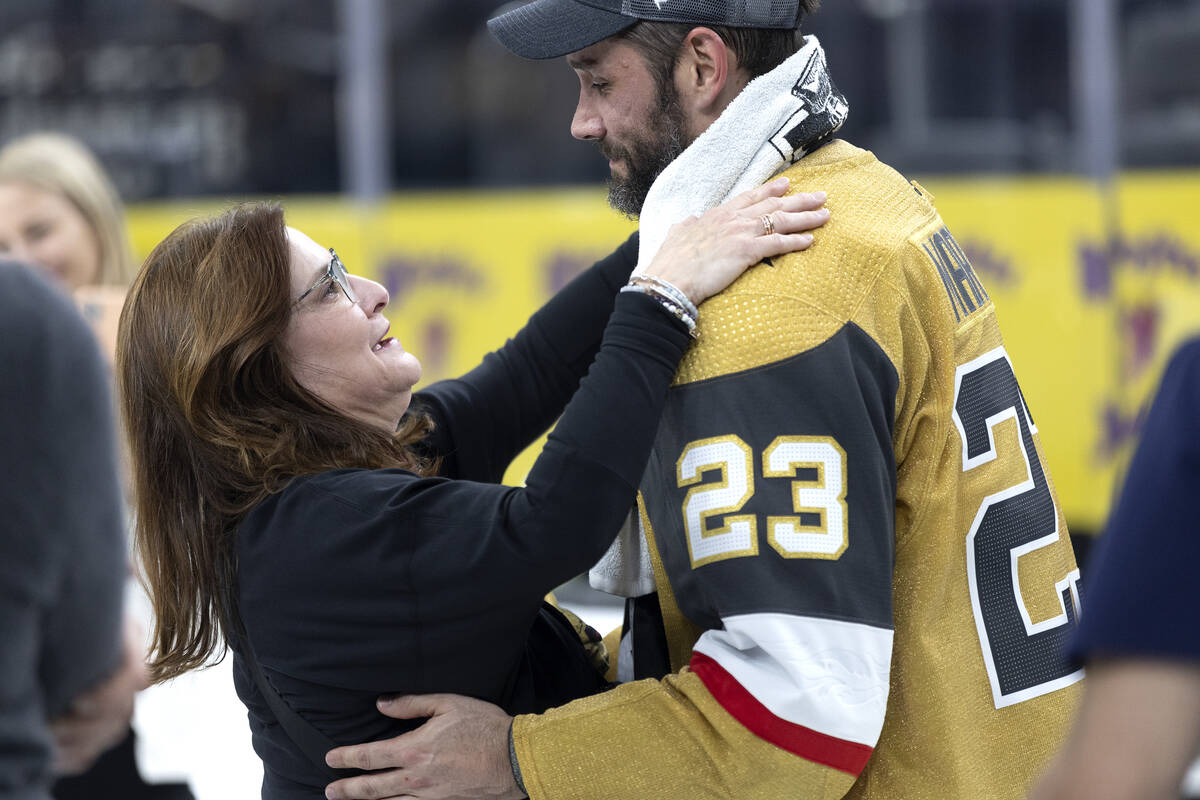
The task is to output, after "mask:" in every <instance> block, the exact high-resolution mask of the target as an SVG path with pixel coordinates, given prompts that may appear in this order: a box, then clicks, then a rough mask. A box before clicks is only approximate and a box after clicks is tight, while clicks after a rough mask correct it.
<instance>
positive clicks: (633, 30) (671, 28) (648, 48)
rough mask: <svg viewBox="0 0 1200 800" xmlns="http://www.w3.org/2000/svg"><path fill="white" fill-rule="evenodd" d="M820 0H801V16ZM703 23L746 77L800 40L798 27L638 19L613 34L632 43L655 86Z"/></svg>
mask: <svg viewBox="0 0 1200 800" xmlns="http://www.w3.org/2000/svg"><path fill="white" fill-rule="evenodd" d="M819 5H820V0H801V2H800V14H801V18H803V16H804V15H805V14H811V13H812V12H814V11H816V10H817V7H818V6H819ZM699 27H705V28H708V29H709V30H711V31H713V32H714V33H716V34H717V36H720V37H721V41H723V42H725V46H726V47H728V48H729V49H730V50H732V51H733V52H734V53H735V54H736V55H737V58H738V64H739V65H740V66H741V68H742V69H744V70H745V71H746V73H747V75H748V76H749V78H750V80H753V79H755V78H757V77H758V76H759V75H765V74H766V73H768V72H770V71H771V70H773V69H775V67H777V66H779V65H780V64H782V63H783V62H784V61H786V60H787V59H788V58H789V57H790V56H792V55H793V54H794V53H795V52H796V51H797V50H799V49H800V47H801V45H802V44H803V43H804V37H803V35H802V34H801V33H800V28H799V27H796V28H792V29H774V28H735V27H730V26H726V25H700V24H692V23H686V22H654V21H650V20H642V21H640V22H637V23H636V24H634V25H633V26H631V27H629V28H626V29H625V30H623V31H621V32H620V33H618V34H617V35H616V36H615V37H614V38H616V39H622V40H624V41H626V42H628V43H629V44H631V45H633V47H634V48H636V49H637V50H638V51H639V52H640V53H641V54H642V57H643V58H645V59H646V64H647V66H648V67H649V69H650V74H651V75H652V76H653V77H654V79H655V80H656V81H657V82H658V85H659V86H663V85H665V84H666V83H667V82H668V81H670V80H671V75H672V73H673V72H674V70H675V64H676V62H677V61H678V58H679V53H680V48H681V47H682V45H683V40H684V39H686V38H687V35H688V34H689V33H691V32H692V31H693V30H695V29H696V28H699Z"/></svg>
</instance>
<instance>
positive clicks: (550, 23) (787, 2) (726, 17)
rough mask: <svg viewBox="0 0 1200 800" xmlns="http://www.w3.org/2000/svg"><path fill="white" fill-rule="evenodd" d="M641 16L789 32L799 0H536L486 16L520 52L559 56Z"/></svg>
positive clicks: (506, 42)
mask: <svg viewBox="0 0 1200 800" xmlns="http://www.w3.org/2000/svg"><path fill="white" fill-rule="evenodd" d="M643 19H645V20H653V21H656V22H683V23H687V24H690V25H725V26H729V27H733V28H780V29H784V30H791V29H793V28H795V27H796V26H797V25H799V23H800V0H533V2H532V3H528V4H526V5H523V6H520V7H518V8H514V9H512V10H511V11H507V12H505V13H503V14H500V15H498V16H496V17H493V18H492V19H490V20H488V29H489V30H491V32H492V35H493V36H495V37H496V38H497V39H499V40H500V44H502V45H504V46H505V47H507V48H508V49H509V50H512V51H513V52H514V53H516V54H517V55H519V56H523V57H525V58H558V57H559V56H565V55H566V54H567V53H573V52H575V51H576V50H582V49H583V48H585V47H590V46H591V45H594V44H595V43H596V42H599V41H600V40H602V39H607V38H608V37H609V36H613V35H615V34H618V33H620V32H621V31H623V30H625V29H626V28H629V27H632V26H633V25H634V24H635V23H637V22H638V21H639V20H643Z"/></svg>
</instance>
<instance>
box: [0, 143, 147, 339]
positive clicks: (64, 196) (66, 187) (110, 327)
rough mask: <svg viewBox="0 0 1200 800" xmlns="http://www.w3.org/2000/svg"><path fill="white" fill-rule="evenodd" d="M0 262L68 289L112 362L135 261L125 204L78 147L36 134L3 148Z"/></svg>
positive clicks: (0, 151) (0, 156) (0, 155)
mask: <svg viewBox="0 0 1200 800" xmlns="http://www.w3.org/2000/svg"><path fill="white" fill-rule="evenodd" d="M0 255H8V256H10V257H12V258H16V259H19V260H22V261H24V262H26V263H28V264H33V265H35V266H37V267H38V268H39V269H42V270H44V271H45V272H46V273H47V274H48V275H50V276H51V277H53V278H54V279H55V280H56V281H58V282H59V284H61V285H62V286H63V287H64V288H66V290H67V291H68V292H70V293H71V294H72V295H73V296H74V297H75V300H76V302H77V303H78V304H79V306H80V308H81V309H82V311H83V313H84V318H85V319H87V320H88V322H89V324H91V325H92V329H93V330H94V331H95V332H96V335H97V337H98V338H99V340H100V345H101V350H102V351H103V352H104V354H105V357H106V358H107V359H108V360H109V361H110V362H111V360H112V353H113V349H114V346H115V344H116V329H117V326H116V322H117V315H118V314H119V313H120V308H121V303H122V302H123V301H124V297H125V289H126V287H127V286H128V285H129V281H130V279H131V278H132V277H133V269H134V264H133V254H132V252H131V251H130V246H129V237H128V233H127V231H126V227H125V211H124V208H123V206H122V204H121V199H120V197H119V196H118V194H117V191H116V189H115V188H114V187H113V184H112V181H110V180H109V178H108V175H107V174H106V173H105V171H104V168H103V167H102V166H101V165H100V162H99V161H97V160H96V157H95V156H94V155H92V153H91V152H90V151H88V149H87V148H86V147H84V146H83V144H81V143H80V142H79V141H77V140H75V139H73V138H71V137H69V136H65V135H62V134H57V133H35V134H31V135H29V136H25V137H23V138H20V139H15V140H13V141H11V142H9V143H8V144H6V145H5V146H4V147H3V148H0Z"/></svg>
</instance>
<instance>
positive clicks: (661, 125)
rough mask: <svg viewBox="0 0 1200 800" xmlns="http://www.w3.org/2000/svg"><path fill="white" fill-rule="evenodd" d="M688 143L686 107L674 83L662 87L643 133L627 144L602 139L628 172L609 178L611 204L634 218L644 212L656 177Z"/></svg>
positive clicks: (604, 148) (608, 154)
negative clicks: (684, 112) (681, 102)
mask: <svg viewBox="0 0 1200 800" xmlns="http://www.w3.org/2000/svg"><path fill="white" fill-rule="evenodd" d="M685 147H687V143H686V142H685V141H684V133H683V107H682V106H681V105H680V104H679V95H678V94H677V93H676V91H675V87H674V86H673V85H670V84H668V85H667V86H665V87H662V88H660V89H659V95H658V113H657V114H653V115H651V117H650V119H648V120H646V129H645V130H644V131H643V132H642V135H640V136H638V137H637V138H634V139H631V140H630V141H629V143H628V144H627V145H625V146H621V145H618V144H615V143H613V142H609V141H601V142H600V152H601V154H603V155H604V157H605V158H607V159H608V160H609V161H620V162H621V163H622V164H623V165H624V166H625V174H624V175H620V176H618V175H616V174H612V175H611V177H610V178H609V181H608V204H609V205H610V206H612V207H613V208H614V209H616V210H617V211H620V212H621V213H622V214H624V215H625V216H627V217H630V218H631V219H636V218H637V217H638V216H639V215H640V214H641V213H642V205H643V204H645V202H646V195H648V194H649V193H650V187H651V186H653V185H654V181H655V179H657V178H658V176H659V175H660V174H661V173H662V171H663V170H664V169H666V168H667V165H668V164H670V163H671V162H672V161H674V160H675V159H676V158H677V157H678V156H679V154H680V153H682V152H683V150H684V148H685Z"/></svg>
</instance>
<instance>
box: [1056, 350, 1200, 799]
mask: <svg viewBox="0 0 1200 800" xmlns="http://www.w3.org/2000/svg"><path fill="white" fill-rule="evenodd" d="M1198 408H1200V339H1193V340H1191V341H1190V342H1188V343H1186V344H1184V345H1183V346H1182V347H1181V348H1180V349H1179V350H1178V351H1177V352H1176V354H1175V356H1174V357H1173V358H1172V360H1171V362H1170V364H1168V366H1167V370H1166V372H1165V374H1164V375H1163V380H1162V385H1161V386H1160V387H1159V391H1158V395H1157V397H1156V398H1155V400H1154V403H1153V405H1152V406H1151V408H1150V413H1149V416H1148V417H1147V419H1146V426H1145V429H1144V431H1143V434H1142V439H1141V442H1140V443H1139V445H1138V449H1137V452H1136V453H1135V454H1134V457H1133V461H1132V462H1131V464H1130V468H1129V475H1128V477H1127V479H1126V481H1125V486H1124V489H1123V490H1122V492H1121V497H1120V500H1119V502H1118V505H1117V507H1116V509H1115V511H1114V512H1113V514H1112V517H1111V518H1110V520H1109V524H1108V530H1107V532H1106V533H1105V535H1104V537H1103V538H1101V540H1100V544H1099V545H1098V552H1097V553H1096V556H1095V558H1094V560H1093V562H1092V563H1093V567H1092V571H1091V574H1090V576H1089V578H1090V582H1089V584H1088V585H1087V587H1086V588H1087V590H1088V591H1087V594H1086V598H1087V599H1086V603H1087V605H1086V611H1085V613H1084V614H1083V615H1082V617H1081V622H1080V627H1079V633H1078V638H1077V640H1076V642H1075V651H1076V655H1077V656H1078V657H1080V658H1081V659H1082V660H1084V661H1085V662H1086V664H1087V670H1088V679H1087V681H1085V690H1084V696H1083V703H1082V705H1081V707H1080V709H1079V713H1078V716H1077V717H1076V720H1075V724H1074V728H1073V730H1072V731H1071V735H1070V737H1069V738H1068V740H1067V743H1066V746H1065V747H1064V749H1063V751H1062V753H1061V754H1060V755H1059V757H1058V759H1057V761H1056V762H1055V763H1054V766H1052V767H1051V769H1050V770H1049V771H1048V772H1047V774H1046V775H1045V776H1044V777H1043V779H1042V782H1041V784H1040V785H1039V786H1038V788H1037V789H1036V790H1035V791H1034V793H1033V798H1036V800H1068V798H1070V799H1074V798H1091V799H1092V800H1096V799H1097V798H1101V799H1111V800H1125V799H1126V798H1129V799H1130V800H1132V799H1133V798H1137V800H1156V799H1157V798H1176V797H1178V796H1179V786H1180V782H1181V781H1182V778H1183V775H1184V772H1185V770H1186V769H1187V766H1188V764H1189V762H1191V760H1192V759H1193V758H1195V756H1196V751H1197V746H1198V745H1200V604H1197V602H1196V596H1195V587H1194V585H1193V583H1192V582H1193V581H1194V580H1195V570H1196V565H1197V564H1198V563H1200V537H1198V536H1197V535H1196V534H1197V528H1196V515H1195V509H1194V508H1193V503H1194V502H1195V495H1196V492H1197V490H1198V489H1200V417H1198V416H1197V409H1198Z"/></svg>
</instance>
